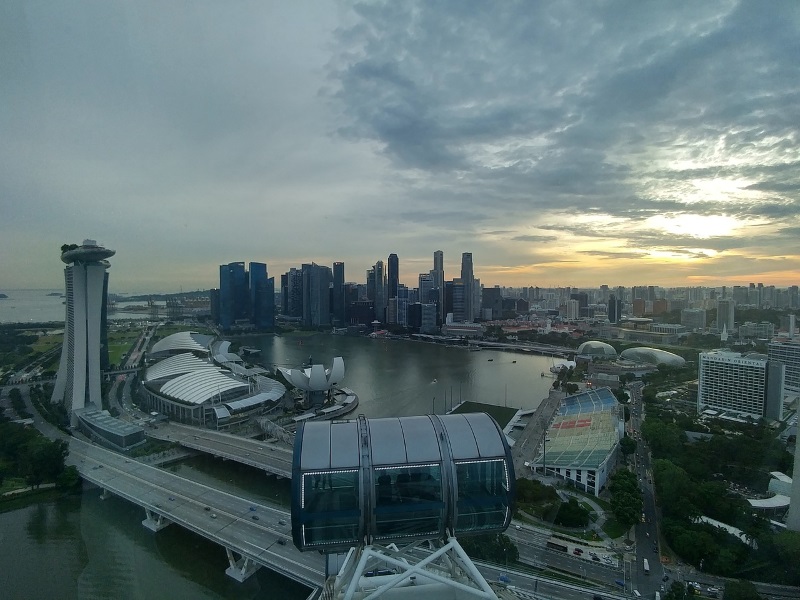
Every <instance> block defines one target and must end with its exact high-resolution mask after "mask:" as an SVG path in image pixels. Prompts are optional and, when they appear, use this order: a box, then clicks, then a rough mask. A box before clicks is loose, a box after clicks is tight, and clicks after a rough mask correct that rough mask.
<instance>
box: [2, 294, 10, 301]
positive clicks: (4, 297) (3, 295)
mask: <svg viewBox="0 0 800 600" xmlns="http://www.w3.org/2000/svg"><path fill="white" fill-rule="evenodd" d="M6 298H8V296H6V295H5V294H0V300H5V299H6Z"/></svg>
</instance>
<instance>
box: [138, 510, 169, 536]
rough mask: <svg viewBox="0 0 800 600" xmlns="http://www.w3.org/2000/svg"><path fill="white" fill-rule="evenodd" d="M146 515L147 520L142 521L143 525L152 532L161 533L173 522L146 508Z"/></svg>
mask: <svg viewBox="0 0 800 600" xmlns="http://www.w3.org/2000/svg"><path fill="white" fill-rule="evenodd" d="M144 513H145V514H146V515H147V518H146V519H145V520H144V521H142V525H144V526H145V527H147V528H148V529H149V530H150V531H161V530H162V529H164V527H166V526H167V525H169V524H170V523H172V521H170V520H169V519H167V518H165V517H164V515H160V514H158V513H156V512H153V511H152V510H150V509H149V508H145V509H144Z"/></svg>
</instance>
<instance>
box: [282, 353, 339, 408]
mask: <svg viewBox="0 0 800 600" xmlns="http://www.w3.org/2000/svg"><path fill="white" fill-rule="evenodd" d="M308 363H309V366H306V367H303V368H301V369H286V368H284V367H278V370H279V371H280V372H281V373H283V376H284V377H285V378H286V381H288V382H289V383H291V384H292V385H293V386H295V387H297V388H299V389H301V390H303V392H305V399H306V406H309V407H310V406H318V405H322V404H323V403H324V402H325V397H326V396H327V395H328V392H329V391H330V390H331V389H332V388H333V386H334V385H336V384H337V383H339V382H340V381H342V379H344V359H343V358H342V357H341V356H337V357H336V358H334V359H333V364H332V365H331V368H330V369H326V368H325V367H324V366H323V365H321V364H320V365H315V364H312V360H311V357H309V359H308Z"/></svg>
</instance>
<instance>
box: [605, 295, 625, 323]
mask: <svg viewBox="0 0 800 600" xmlns="http://www.w3.org/2000/svg"><path fill="white" fill-rule="evenodd" d="M621 317H622V299H621V298H617V296H616V294H611V295H610V296H609V297H608V322H609V323H614V324H616V323H619V320H620V318H621Z"/></svg>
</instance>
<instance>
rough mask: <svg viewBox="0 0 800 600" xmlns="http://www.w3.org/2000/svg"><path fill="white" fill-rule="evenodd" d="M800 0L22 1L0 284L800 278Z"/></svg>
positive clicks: (4, 151) (16, 26)
mask: <svg viewBox="0 0 800 600" xmlns="http://www.w3.org/2000/svg"><path fill="white" fill-rule="evenodd" d="M798 127H800V2H797V1H795V0H787V1H785V2H769V3H763V2H758V1H752V2H733V1H730V2H697V1H696V0H689V1H686V2H679V1H674V0H671V1H669V2H656V1H653V2H643V1H640V0H631V1H629V2H613V1H607V2H586V1H584V0H576V1H575V2H567V1H557V2H533V1H530V2H488V1H487V2H469V1H464V0H453V1H451V2H448V1H439V2H436V1H431V2H419V3H415V2H405V1H403V2H397V1H390V2H385V3H379V2H368V3H364V4H359V3H328V2H318V1H314V2H311V1H309V2H296V1H292V2H267V1H266V0H254V1H252V2H240V1H235V0H234V1H230V2H217V1H208V2H201V1H198V2H178V1H169V2H164V1H163V0H157V1H154V2H147V1H143V0H136V1H131V2H109V1H108V0H98V1H97V2H90V1H83V0H76V1H69V0H67V1H64V2H52V1H51V0H46V1H43V2H37V1H35V0H4V2H2V3H0V291H2V289H3V288H6V289H13V288H59V287H61V286H63V275H62V269H63V264H62V263H61V261H60V260H59V253H60V246H61V244H63V243H80V242H81V241H82V240H83V239H84V238H92V239H96V240H97V241H98V242H100V243H101V244H103V245H105V246H107V247H109V248H113V249H115V250H116V256H114V257H113V258H112V259H111V263H112V268H111V272H110V273H111V284H110V288H111V291H114V292H118V293H119V292H140V291H142V292H146V291H152V292H156V291H163V292H172V291H178V290H180V289H183V290H194V289H201V288H209V287H216V286H217V285H218V282H219V279H218V277H219V275H218V273H219V270H218V266H219V265H220V264H222V263H228V262H234V261H260V262H266V263H267V265H268V267H269V271H270V275H272V276H275V277H276V279H279V277H280V274H281V273H283V272H285V271H286V270H288V269H289V268H290V267H293V266H299V265H300V264H301V263H303V262H311V261H314V262H317V263H318V264H327V265H330V264H332V262H333V261H336V260H341V261H344V262H345V270H346V271H345V272H346V278H347V280H348V281H359V282H363V281H364V280H365V270H366V269H367V268H368V267H369V266H370V265H372V264H374V263H375V262H376V261H378V260H384V261H386V257H387V256H388V255H389V254H390V253H392V252H394V253H396V254H398V255H399V257H400V270H401V281H403V282H404V283H406V284H407V285H409V286H416V284H417V274H418V273H420V272H427V271H428V270H430V269H431V268H432V261H433V258H432V257H433V252H434V251H435V250H443V251H444V256H445V276H446V278H447V279H451V278H453V277H457V276H459V272H458V271H459V264H460V259H461V253H462V252H472V253H473V256H474V264H475V274H476V276H477V277H479V278H480V279H481V282H482V283H483V284H484V285H495V284H501V285H514V286H516V285H539V286H556V285H565V286H566V285H572V286H599V285H600V284H607V285H612V286H614V285H634V284H655V285H665V286H671V285H722V284H728V285H732V284H739V283H749V282H751V281H753V282H764V283H765V284H775V285H779V286H786V285H795V284H798V283H800V222H799V221H798V213H800V132H798Z"/></svg>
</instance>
